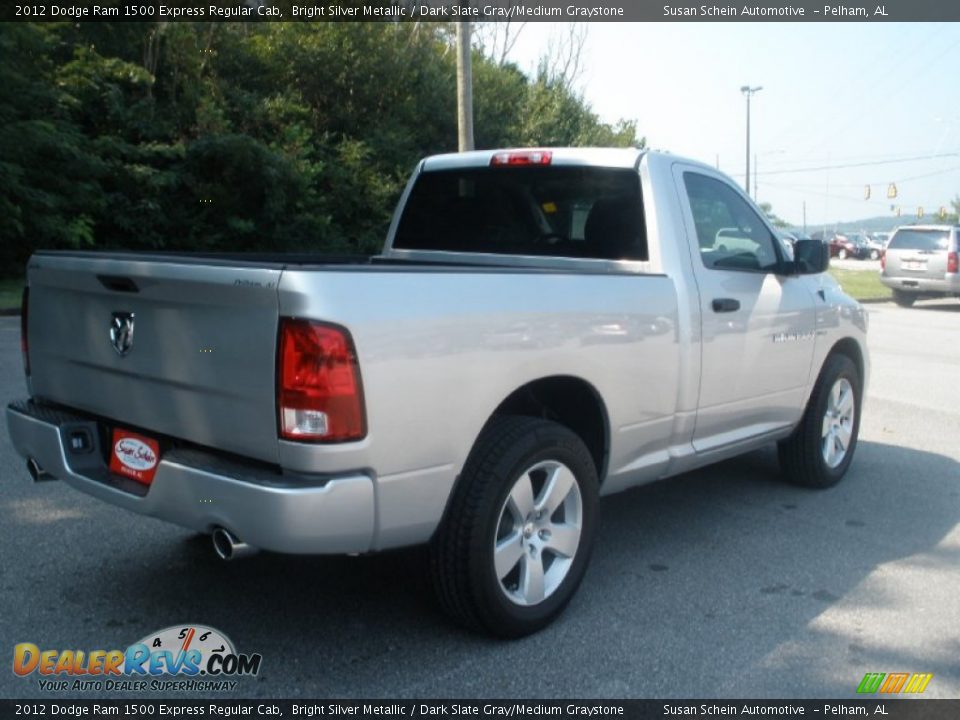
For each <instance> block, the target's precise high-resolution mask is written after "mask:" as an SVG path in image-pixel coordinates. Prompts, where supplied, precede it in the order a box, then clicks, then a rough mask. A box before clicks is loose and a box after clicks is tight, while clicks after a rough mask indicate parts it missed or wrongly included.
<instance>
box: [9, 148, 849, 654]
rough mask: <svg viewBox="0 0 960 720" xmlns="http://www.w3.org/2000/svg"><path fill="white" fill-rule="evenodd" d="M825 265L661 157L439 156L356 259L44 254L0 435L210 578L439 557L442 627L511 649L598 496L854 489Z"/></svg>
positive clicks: (812, 247)
mask: <svg viewBox="0 0 960 720" xmlns="http://www.w3.org/2000/svg"><path fill="white" fill-rule="evenodd" d="M827 263H828V255H827V249H826V246H825V245H824V244H822V243H819V242H817V241H803V240H801V241H798V242H797V243H796V245H795V246H794V247H793V248H790V247H789V246H787V245H786V244H784V243H781V242H780V241H779V240H778V238H777V236H776V235H775V234H774V231H773V230H772V228H771V227H770V226H769V224H768V222H767V220H766V219H765V218H764V216H763V214H762V213H761V212H759V211H758V210H757V208H756V207H755V206H754V205H753V203H752V202H751V201H750V200H749V198H748V197H746V196H745V195H744V194H743V193H742V192H741V191H740V190H739V188H737V187H736V186H735V185H734V184H733V182H732V181H730V180H729V179H728V178H727V177H725V176H724V175H722V174H721V173H719V172H717V171H715V170H714V169H712V168H710V167H707V166H705V165H702V164H699V163H695V162H692V161H688V160H684V159H681V158H679V157H675V156H672V155H668V154H659V153H654V152H643V151H639V150H601V149H591V150H584V149H547V150H504V151H496V152H473V153H464V154H456V155H440V156H436V157H430V158H427V159H426V160H423V161H422V162H421V163H420V164H419V166H418V167H417V168H416V171H415V172H414V174H413V177H412V178H411V180H410V182H409V184H408V185H407V188H406V190H405V192H404V194H403V197H402V198H401V201H400V203H399V206H398V209H397V211H396V214H395V216H394V218H393V221H392V224H391V227H390V230H389V234H388V237H387V240H386V245H385V248H384V251H383V253H382V255H380V256H378V257H375V258H372V259H352V260H346V259H340V260H336V259H324V258H322V257H289V256H279V257H270V258H264V257H251V256H203V255H189V254H188V255H164V254H128V253H81V252H38V253H36V254H35V255H34V256H33V257H32V258H31V259H30V261H29V268H28V289H27V291H25V298H24V306H23V349H24V360H25V366H26V374H27V384H28V388H29V393H30V399H29V400H24V401H21V402H15V403H13V404H11V405H10V406H9V407H8V409H7V421H8V426H9V429H10V433H11V436H12V438H13V443H14V445H15V447H16V448H17V450H18V452H20V453H21V454H22V455H23V456H24V457H26V458H27V459H28V466H29V469H30V472H31V474H32V475H33V477H34V478H35V479H43V478H48V477H49V478H59V479H61V480H64V481H65V482H67V483H69V484H70V485H72V486H74V487H75V488H77V489H79V490H82V491H83V492H86V493H89V494H90V495H93V496H96V497H98V498H100V499H102V500H104V501H106V502H109V503H113V504H115V505H118V506H120V507H124V508H127V509H129V510H132V511H134V512H138V513H142V514H145V515H151V516H154V517H158V518H161V519H164V520H169V521H171V522H174V523H177V524H179V525H182V526H185V527H188V528H193V529H195V530H199V531H202V532H209V533H212V535H213V540H214V545H215V548H216V549H217V551H218V552H219V554H220V555H221V556H223V557H225V558H229V557H234V556H237V555H240V554H242V553H244V552H248V551H249V550H250V549H251V548H264V549H268V550H272V551H276V552H284V553H363V552H371V551H377V550H383V549H385V548H394V547H399V546H404V545H412V544H418V543H430V549H431V567H432V572H433V574H434V577H435V581H436V583H435V584H436V587H437V590H438V593H439V596H440V598H441V600H442V603H443V605H444V606H445V607H446V608H447V609H448V610H449V612H450V613H451V614H452V615H453V616H454V617H455V618H457V619H459V620H460V621H461V622H463V623H465V624H467V625H469V626H472V627H476V628H481V629H486V630H488V631H490V632H493V633H497V634H501V635H506V636H516V635H522V634H525V633H529V632H532V631H534V630H537V629H539V628H541V627H543V626H544V625H546V624H547V623H548V622H549V621H550V620H551V619H552V618H553V617H555V616H556V615H557V614H558V613H559V612H560V611H561V610H562V609H563V607H564V606H565V605H566V604H567V602H568V601H569V600H570V598H571V597H572V595H573V594H574V592H575V590H576V588H577V586H578V585H579V583H580V581H581V579H582V577H583V575H584V571H585V568H586V565H587V560H588V558H589V555H590V551H591V548H592V545H593V539H594V534H595V530H596V526H597V513H598V497H599V496H601V495H608V494H611V493H615V492H618V491H620V490H623V489H625V488H629V487H632V486H636V485H639V484H641V483H645V482H649V481H653V480H657V479H660V478H664V477H667V476H671V475H676V474H678V473H682V472H685V471H688V470H691V469H692V468H696V467H699V466H702V465H705V464H708V463H712V462H715V461H717V460H721V459H723V458H727V457H730V456H732V455H735V454H738V453H742V452H745V451H748V450H751V449H754V448H757V447H758V446H761V445H763V444H765V443H769V442H774V441H775V442H777V443H778V444H779V457H780V461H781V465H782V468H783V472H784V473H785V474H786V476H787V477H788V478H789V479H791V480H793V481H794V482H797V483H800V484H803V485H807V486H812V487H826V486H829V485H832V484H834V483H836V482H837V481H838V480H840V478H841V477H842V476H843V475H844V473H845V472H846V470H847V468H848V467H849V465H850V462H851V460H852V458H853V454H854V450H855V448H856V442H857V431H858V426H859V421H860V414H861V408H862V397H863V389H864V384H865V382H866V378H867V372H868V356H867V350H866V343H865V339H866V338H865V334H866V329H867V317H866V314H865V313H864V311H863V309H862V308H861V307H860V306H859V305H858V304H857V303H856V302H854V301H853V300H851V299H850V298H849V297H847V296H846V295H844V294H843V293H842V292H841V290H840V288H839V287H838V286H837V284H836V283H835V282H834V281H832V280H831V279H830V278H829V277H828V276H827V275H825V274H824V270H825V269H826V266H827ZM201 501H203V502H201Z"/></svg>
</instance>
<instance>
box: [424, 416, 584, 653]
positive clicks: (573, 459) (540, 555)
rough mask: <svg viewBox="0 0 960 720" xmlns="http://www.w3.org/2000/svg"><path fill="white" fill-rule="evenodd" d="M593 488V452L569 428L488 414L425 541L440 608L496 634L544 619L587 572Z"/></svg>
mask: <svg viewBox="0 0 960 720" xmlns="http://www.w3.org/2000/svg"><path fill="white" fill-rule="evenodd" d="M597 492H598V481H597V472H596V468H595V466H594V463H593V459H592V458H591V456H590V453H589V451H588V450H587V448H586V446H585V445H584V444H583V441H581V440H580V438H579V437H577V435H575V434H574V433H573V432H571V431H570V430H568V429H567V428H566V427H564V426H562V425H559V424H557V423H553V422H548V421H546V420H540V419H537V418H528V417H513V416H504V417H499V418H494V419H493V420H492V421H491V422H490V424H489V425H488V427H487V428H486V429H485V430H484V432H483V434H482V435H481V437H480V438H479V439H478V440H477V444H476V446H475V447H474V450H473V451H472V452H471V454H470V457H469V459H468V460H467V464H466V466H465V467H464V470H463V474H462V476H461V478H460V482H459V484H458V487H457V490H456V493H455V495H454V497H453V499H452V500H451V505H450V508H449V509H448V512H447V517H446V519H445V520H444V522H443V524H442V525H441V527H440V530H439V531H438V533H437V536H436V537H435V538H434V541H433V543H432V545H431V562H430V565H431V571H432V574H433V578H434V586H435V588H436V590H437V595H438V597H439V599H440V602H441V605H442V606H443V607H444V609H445V610H446V612H447V613H448V614H449V615H451V616H452V617H453V618H454V619H455V620H457V621H458V622H460V623H461V624H463V625H465V626H467V627H470V628H472V629H478V630H486V631H488V632H490V633H493V634H495V635H500V636H503V637H520V636H523V635H527V634H529V633H532V632H535V631H537V630H539V629H541V628H543V627H545V626H546V625H547V624H549V623H550V622H551V621H552V620H553V619H554V618H555V617H556V616H557V615H558V614H559V613H560V612H561V611H562V610H563V609H564V607H566V605H567V603H568V602H570V599H571V598H572V597H573V595H574V593H575V592H576V590H577V587H578V586H579V585H580V581H581V580H582V579H583V575H584V573H585V571H586V567H587V561H588V560H589V557H590V551H591V549H592V546H593V536H594V529H595V519H596V511H597Z"/></svg>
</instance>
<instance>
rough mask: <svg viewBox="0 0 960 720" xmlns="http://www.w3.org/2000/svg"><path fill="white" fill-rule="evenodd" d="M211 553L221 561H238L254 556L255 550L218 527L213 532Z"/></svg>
mask: <svg viewBox="0 0 960 720" xmlns="http://www.w3.org/2000/svg"><path fill="white" fill-rule="evenodd" d="M213 551H214V552H215V553H216V554H217V557H218V558H220V559H221V560H239V559H240V558H245V557H249V556H250V555H254V554H256V552H257V549H256V548H255V547H253V546H252V545H247V544H246V543H245V542H240V540H239V538H237V536H236V535H234V534H233V533H232V532H230V531H229V530H227V529H226V528H222V527H218V528H214V530H213Z"/></svg>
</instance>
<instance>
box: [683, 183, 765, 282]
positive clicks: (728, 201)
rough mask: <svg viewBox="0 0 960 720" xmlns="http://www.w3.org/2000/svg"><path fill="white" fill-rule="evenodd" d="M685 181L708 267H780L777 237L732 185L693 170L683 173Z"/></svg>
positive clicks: (762, 270) (698, 239)
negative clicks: (776, 246)
mask: <svg viewBox="0 0 960 720" xmlns="http://www.w3.org/2000/svg"><path fill="white" fill-rule="evenodd" d="M683 182H684V185H685V186H686V189H687V197H688V198H689V199H690V209H691V211H692V212H693V223H694V226H695V227H696V231H697V242H698V243H699V245H700V258H701V259H702V260H703V264H704V266H705V267H707V268H709V269H711V270H744V271H748V272H750V271H752V272H758V271H759V272H766V271H771V270H774V269H775V268H776V267H777V264H778V259H777V252H776V249H775V247H774V245H775V244H776V243H777V239H776V238H775V237H774V236H773V234H772V233H771V232H770V231H769V230H768V229H767V226H766V225H764V223H763V221H762V220H761V219H760V216H759V215H757V213H756V212H755V211H754V210H753V208H751V207H750V205H748V204H747V203H746V202H745V201H744V200H743V198H741V197H740V196H739V195H738V194H737V193H736V192H735V191H734V190H733V188H731V187H730V186H729V185H727V184H726V183H725V182H722V181H720V180H716V179H714V178H712V177H708V176H707V175H700V174H699V173H692V172H688V173H684V174H683Z"/></svg>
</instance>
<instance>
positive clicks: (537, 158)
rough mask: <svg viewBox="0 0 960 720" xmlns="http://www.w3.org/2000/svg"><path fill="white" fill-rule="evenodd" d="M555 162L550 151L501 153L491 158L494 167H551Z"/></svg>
mask: <svg viewBox="0 0 960 720" xmlns="http://www.w3.org/2000/svg"><path fill="white" fill-rule="evenodd" d="M551 162H553V153H552V152H551V151H549V150H518V151H514V152H499V153H496V154H494V156H493V157H492V158H490V165H491V166H493V167H497V166H502V165H549V164H550V163H551Z"/></svg>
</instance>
